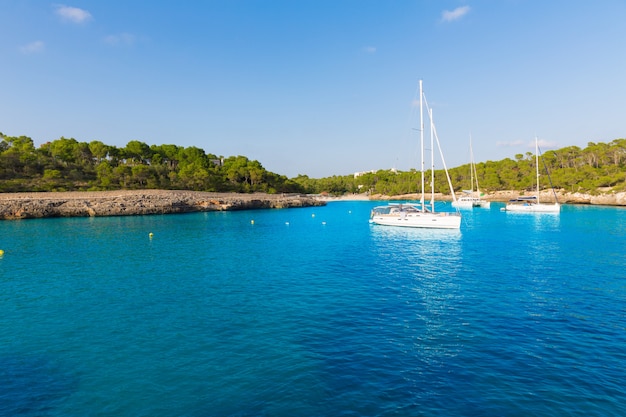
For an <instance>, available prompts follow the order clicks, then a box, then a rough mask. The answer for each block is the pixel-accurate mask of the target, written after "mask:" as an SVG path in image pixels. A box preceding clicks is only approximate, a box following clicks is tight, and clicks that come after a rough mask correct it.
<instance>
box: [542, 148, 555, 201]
mask: <svg viewBox="0 0 626 417" xmlns="http://www.w3.org/2000/svg"><path fill="white" fill-rule="evenodd" d="M537 150H538V151H539V156H541V162H542V163H543V167H544V168H545V170H546V174H548V181H550V188H552V194H554V200H555V201H556V202H557V203H558V202H559V198H558V197H557V195H556V191H554V185H552V177H551V176H550V171H548V166H547V165H546V161H545V159H544V158H543V154H542V153H541V148H540V147H539V145H537Z"/></svg>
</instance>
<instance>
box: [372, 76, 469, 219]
mask: <svg viewBox="0 0 626 417" xmlns="http://www.w3.org/2000/svg"><path fill="white" fill-rule="evenodd" d="M419 87H420V88H419V89H420V93H419V94H420V146H421V154H422V158H421V165H422V169H421V173H422V184H421V190H422V196H421V199H420V203H419V204H410V203H406V204H388V205H386V206H378V207H374V208H373V209H372V211H371V214H370V223H373V224H379V225H383V226H400V227H422V228H430V229H459V228H460V227H461V214H460V213H459V212H458V211H457V212H436V211H435V165H434V137H436V131H435V125H434V123H433V112H432V109H430V108H428V103H427V102H426V98H425V97H424V93H423V90H422V80H420V82H419ZM424 103H425V104H426V107H427V110H428V116H429V119H430V151H431V155H430V156H431V164H432V165H431V198H430V207H428V206H427V205H426V204H425V203H424V185H425V181H424V119H423V117H424V116H423V105H424ZM437 144H438V145H439V138H437ZM439 152H440V155H441V157H442V158H441V159H442V160H443V153H442V152H441V147H439ZM443 165H444V170H445V172H446V177H447V179H448V185H449V187H450V192H451V193H452V197H453V198H455V196H454V189H453V187H452V182H451V180H450V175H448V170H447V168H446V167H445V162H444V163H443Z"/></svg>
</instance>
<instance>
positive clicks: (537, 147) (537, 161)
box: [535, 136, 539, 204]
mask: <svg viewBox="0 0 626 417" xmlns="http://www.w3.org/2000/svg"><path fill="white" fill-rule="evenodd" d="M535 165H536V168H537V204H539V144H538V143H537V136H535Z"/></svg>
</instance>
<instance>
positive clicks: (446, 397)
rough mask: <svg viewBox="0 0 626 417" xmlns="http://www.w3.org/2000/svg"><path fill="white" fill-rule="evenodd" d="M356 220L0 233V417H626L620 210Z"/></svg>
mask: <svg viewBox="0 0 626 417" xmlns="http://www.w3.org/2000/svg"><path fill="white" fill-rule="evenodd" d="M373 205H374V204H373V203H369V202H333V203H330V204H328V205H327V206H326V207H321V208H320V207H316V208H303V209H289V210H263V211H242V212H228V213H201V214H186V215H166V216H142V217H111V218H74V219H43V220H27V221H3V222H0V249H3V250H4V251H5V253H4V256H3V257H2V258H0V307H1V310H0V312H1V314H0V415H1V416H116V417H125V416H133V417H136V416H151V417H158V416H185V417H206V416H276V417H278V416H624V415H626V210H624V209H621V208H612V207H587V206H564V207H563V210H562V212H561V214H560V216H555V215H549V214H547V215H546V214H544V215H533V214H516V213H504V212H500V211H499V208H500V207H501V205H498V204H492V206H493V207H492V209H491V210H484V209H476V210H474V211H467V212H464V217H463V223H462V226H461V231H460V232H459V231H437V230H421V229H402V228H400V229H397V228H391V227H384V226H374V225H370V224H369V223H368V216H369V210H370V208H371V207H372V206H373ZM253 220H254V223H253V222H252V221H253ZM150 233H153V237H150V236H149V234H150Z"/></svg>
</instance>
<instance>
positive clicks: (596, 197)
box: [370, 190, 626, 206]
mask: <svg viewBox="0 0 626 417" xmlns="http://www.w3.org/2000/svg"><path fill="white" fill-rule="evenodd" d="M521 195H526V196H529V195H534V193H532V192H526V193H520V192H519V191H494V192H490V193H485V195H483V196H482V198H483V199H485V200H487V201H500V202H506V201H509V200H511V199H514V198H517V197H519V196H521ZM556 195H557V197H558V199H559V203H561V204H591V205H600V206H626V192H618V193H611V192H604V193H600V194H585V193H568V192H565V191H562V190H559V191H556ZM419 198H420V195H419V194H405V195H397V196H384V195H380V194H377V195H372V196H370V200H419ZM427 198H428V199H430V194H429V195H428V196H427ZM435 200H436V201H451V200H452V197H451V196H450V195H449V194H448V195H445V194H439V193H436V194H435ZM539 200H540V201H541V202H542V203H554V193H553V192H552V191H551V190H544V191H541V192H540V193H539Z"/></svg>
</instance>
